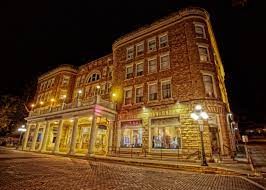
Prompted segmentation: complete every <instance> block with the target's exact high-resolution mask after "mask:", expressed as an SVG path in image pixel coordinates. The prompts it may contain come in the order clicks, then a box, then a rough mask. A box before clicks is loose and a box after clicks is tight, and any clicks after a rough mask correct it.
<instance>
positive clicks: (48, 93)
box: [23, 8, 234, 158]
mask: <svg viewBox="0 0 266 190" xmlns="http://www.w3.org/2000/svg"><path fill="white" fill-rule="evenodd" d="M112 50H113V51H112V54H109V55H107V56H105V57H102V58H99V59H97V60H95V61H92V62H89V63H87V64H85V65H82V66H80V67H78V68H74V67H72V66H69V65H62V66H59V67H58V68H56V69H54V70H52V71H49V72H48V73H45V74H43V75H42V76H40V77H39V80H38V88H37V92H36V96H35V102H34V104H33V105H32V111H31V112H30V114H29V116H28V117H27V118H26V120H27V126H28V130H27V132H26V134H25V135H24V137H25V138H24V142H23V149H24V150H32V151H41V152H46V151H48V152H54V153H63V154H83V155H87V156H93V155H97V154H100V155H113V156H123V155H127V154H132V153H133V154H136V155H138V156H141V155H144V154H145V156H150V157H153V156H154V157H156V155H158V154H160V155H165V156H166V155H167V156H169V157H176V156H180V157H181V158H189V157H190V156H191V155H194V154H195V153H197V152H199V150H200V146H201V143H200V136H199V126H198V123H197V122H195V121H193V120H192V119H191V117H190V113H191V112H192V111H193V109H194V107H195V105H197V104H201V105H202V107H203V108H204V110H205V111H206V112H207V113H208V115H209V119H208V120H207V121H205V122H204V132H203V134H204V138H203V139H204V142H205V149H206V154H207V157H208V158H215V157H218V156H220V155H222V156H224V157H226V156H228V155H230V154H231V153H232V151H233V150H234V146H233V144H234V143H233V140H232V135H231V127H230V126H231V125H230V123H229V121H230V120H229V119H228V113H229V112H230V107H229V104H228V100H227V94H226V88H225V84H224V70H223V66H222V62H221V58H220V55H219V51H218V48H217V44H216V41H215V37H214V34H213V30H212V27H211V23H210V18H209V14H208V13H207V12H206V11H205V10H203V9H199V8H187V9H182V10H180V11H179V12H177V13H175V14H172V15H170V16H168V17H166V18H163V19H161V20H158V21H156V22H154V23H152V24H151V25H149V26H148V27H142V28H140V29H138V30H136V31H134V32H131V33H129V34H127V35H125V36H122V37H121V38H119V39H117V40H116V41H115V42H114V43H113V45H112ZM177 154H178V155H177Z"/></svg>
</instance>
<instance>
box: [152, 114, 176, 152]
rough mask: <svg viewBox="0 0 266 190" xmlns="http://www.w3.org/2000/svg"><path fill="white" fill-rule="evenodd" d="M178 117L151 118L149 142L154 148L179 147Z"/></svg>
mask: <svg viewBox="0 0 266 190" xmlns="http://www.w3.org/2000/svg"><path fill="white" fill-rule="evenodd" d="M179 123H180V122H179V118H177V117H173V118H158V119H152V120H151V143H152V148H154V149H156V148H159V149H178V148H181V132H180V127H178V125H179Z"/></svg>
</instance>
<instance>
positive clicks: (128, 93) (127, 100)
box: [124, 89, 132, 105]
mask: <svg viewBox="0 0 266 190" xmlns="http://www.w3.org/2000/svg"><path fill="white" fill-rule="evenodd" d="M124 97H125V98H124V104H125V105H130V104H132V102H131V101H132V89H125V90H124Z"/></svg>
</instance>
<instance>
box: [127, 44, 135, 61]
mask: <svg viewBox="0 0 266 190" xmlns="http://www.w3.org/2000/svg"><path fill="white" fill-rule="evenodd" d="M129 49H133V56H132V58H128V50H129ZM126 56H127V60H132V59H134V46H130V47H127V54H126Z"/></svg>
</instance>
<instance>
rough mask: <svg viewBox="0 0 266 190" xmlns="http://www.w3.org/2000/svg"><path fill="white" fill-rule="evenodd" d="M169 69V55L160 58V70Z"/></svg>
mask: <svg viewBox="0 0 266 190" xmlns="http://www.w3.org/2000/svg"><path fill="white" fill-rule="evenodd" d="M169 68H170V61H169V54H167V55H163V56H161V57H160V70H166V69H169Z"/></svg>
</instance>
